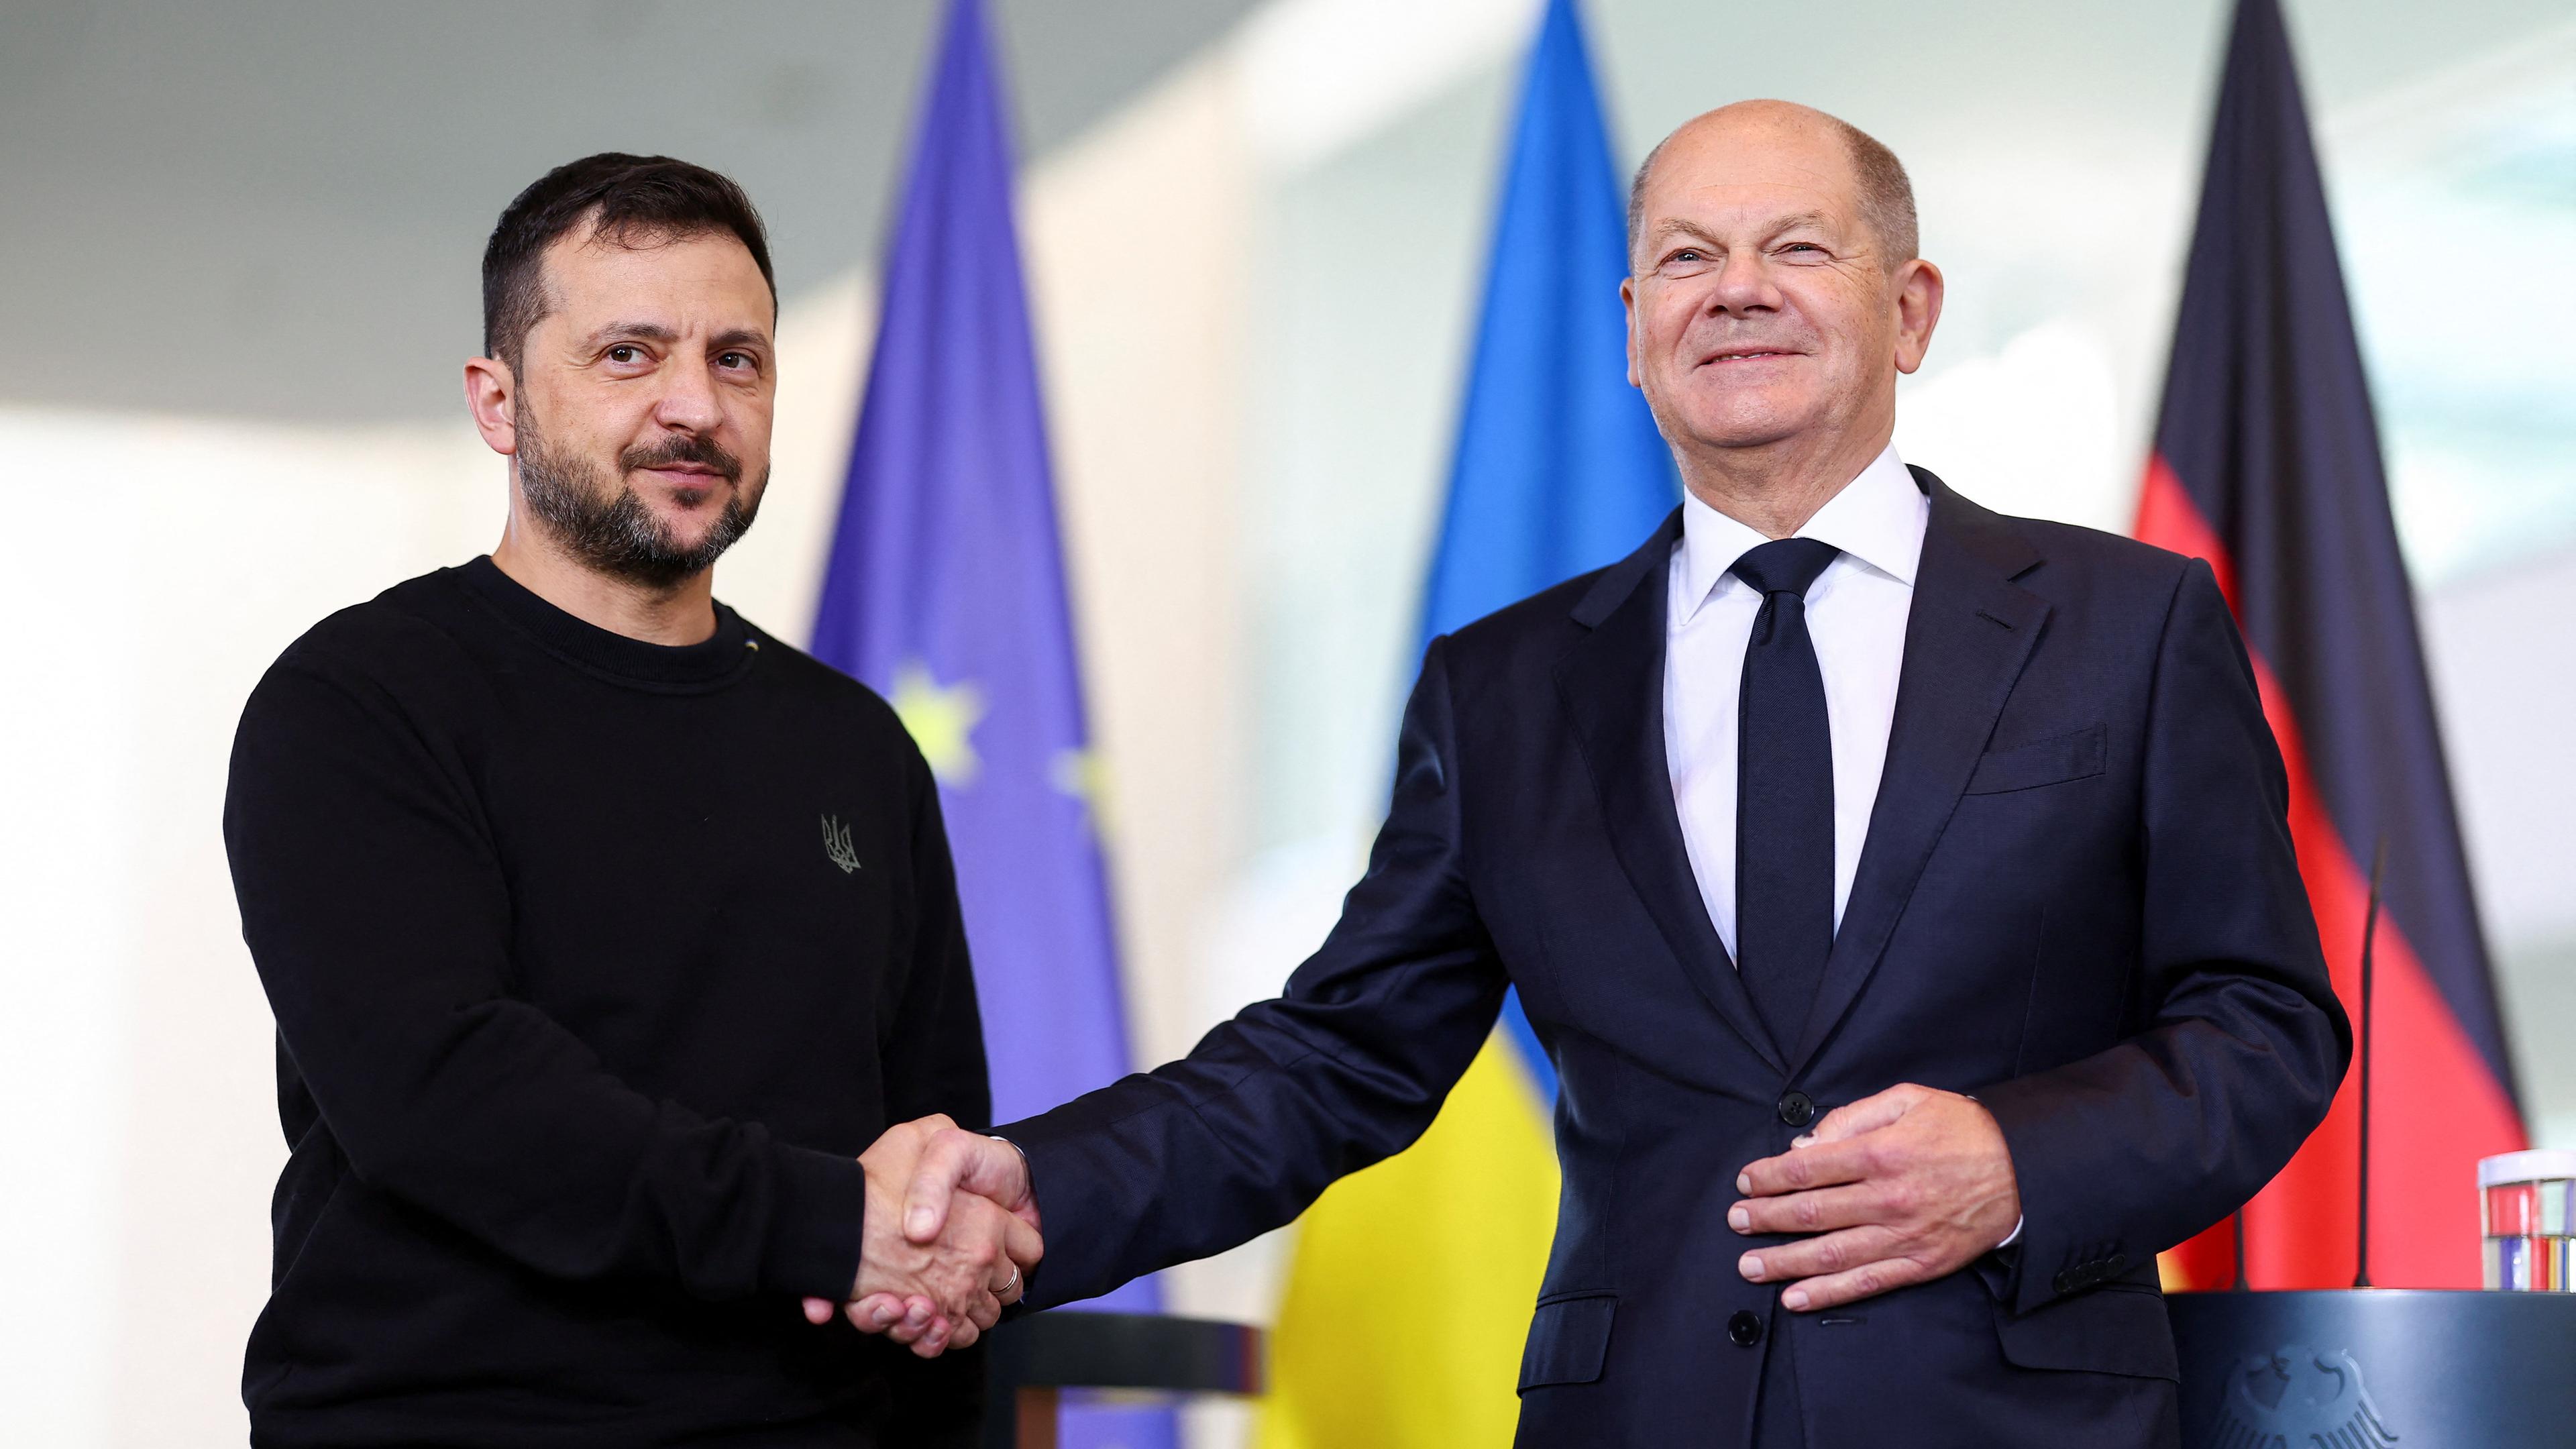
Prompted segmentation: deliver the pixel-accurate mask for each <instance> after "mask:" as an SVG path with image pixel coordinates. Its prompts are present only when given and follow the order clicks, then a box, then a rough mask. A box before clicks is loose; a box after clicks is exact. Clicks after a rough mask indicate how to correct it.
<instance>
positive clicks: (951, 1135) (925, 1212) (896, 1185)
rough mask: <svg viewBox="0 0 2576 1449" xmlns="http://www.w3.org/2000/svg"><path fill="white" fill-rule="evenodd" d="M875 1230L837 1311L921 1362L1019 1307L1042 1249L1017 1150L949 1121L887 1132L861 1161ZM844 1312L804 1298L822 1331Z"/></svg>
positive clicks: (869, 1230)
mask: <svg viewBox="0 0 2576 1449" xmlns="http://www.w3.org/2000/svg"><path fill="white" fill-rule="evenodd" d="M859 1165H860V1166H861V1167H862V1168H864V1169H865V1170H866V1172H867V1210H866V1211H867V1221H866V1223H865V1225H864V1227H863V1228H862V1231H861V1236H860V1246H859V1275H858V1279H857V1281H856V1282H855V1283H853V1284H852V1285H851V1288H850V1295H849V1301H848V1302H846V1303H844V1304H842V1305H839V1306H840V1311H841V1312H842V1314H843V1315H844V1316H845V1317H847V1318H848V1319H849V1321H850V1324H851V1326H852V1327H855V1328H857V1329H858V1330H859V1331H860V1332H862V1333H882V1334H884V1335H886V1336H887V1337H888V1338H891V1339H893V1340H894V1341H895V1342H897V1343H902V1344H907V1345H910V1347H911V1348H912V1351H913V1352H914V1353H916V1354H919V1355H920V1356H921V1357H923V1358H936V1357H937V1356H938V1355H940V1354H941V1353H943V1352H945V1351H947V1350H949V1349H952V1348H964V1347H966V1346H967V1345H969V1344H971V1343H973V1342H974V1341H975V1339H976V1337H977V1336H978V1335H980V1334H981V1333H982V1332H983V1331H984V1330H985V1329H988V1328H991V1327H992V1326H993V1324H994V1323H995V1322H996V1321H998V1320H999V1319H1000V1318H1001V1316H1002V1309H1003V1308H1004V1307H1005V1306H1006V1305H1009V1304H1012V1303H1016V1302H1018V1301H1019V1300H1020V1296H1021V1294H1022V1292H1023V1291H1024V1288H1025V1280H1026V1275H1027V1273H1028V1271H1029V1270H1030V1269H1032V1268H1034V1267H1036V1266H1037V1263H1038V1258H1039V1256H1040V1255H1041V1254H1042V1252H1043V1251H1044V1245H1043V1243H1042V1242H1041V1240H1040V1239H1039V1236H1038V1208H1037V1200H1036V1198H1035V1196H1034V1195H1033V1194H1032V1193H1031V1192H1030V1190H1029V1175H1028V1168H1027V1165H1026V1163H1025V1162H1023V1161H1022V1160H1021V1157H1020V1154H1019V1152H1018V1150H1017V1149H1016V1148H1013V1147H1011V1146H1010V1145H1009V1144H1008V1143H1004V1142H998V1141H995V1140H994V1139H992V1138H989V1137H979V1136H977V1135H975V1134H974V1133H971V1132H967V1131H963V1130H961V1129H960V1128H959V1127H958V1126H957V1124H956V1123H954V1122H952V1121H950V1120H949V1119H948V1118H946V1117H938V1116H932V1117H924V1118H922V1119H921V1120H920V1121H917V1122H906V1123H903V1124H901V1125H900V1126H896V1127H893V1128H889V1129H888V1130H887V1131H886V1134H885V1135H884V1136H882V1137H879V1138H878V1139H877V1140H876V1143H875V1145H873V1146H871V1147H870V1148H868V1150H867V1151H866V1152H863V1153H861V1154H860V1155H859ZM833 1309H834V1305H833V1304H832V1303H831V1302H829V1301H828V1300H825V1299H821V1298H808V1299H806V1300H805V1316H806V1318H807V1319H808V1320H809V1321H811V1322H813V1323H815V1324H818V1325H819V1324H824V1323H829V1322H831V1321H832V1313H833Z"/></svg>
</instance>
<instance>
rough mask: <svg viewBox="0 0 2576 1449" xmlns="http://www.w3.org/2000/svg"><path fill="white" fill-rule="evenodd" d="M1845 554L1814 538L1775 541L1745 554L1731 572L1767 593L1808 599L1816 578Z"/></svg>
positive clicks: (1748, 550) (1729, 571)
mask: <svg viewBox="0 0 2576 1449" xmlns="http://www.w3.org/2000/svg"><path fill="white" fill-rule="evenodd" d="M1840 552H1842V550H1841V549H1838V548H1836V547H1834V546H1833V545H1832V544H1830V543H1823V542H1819V541H1818V540H1816V539H1812V538H1775V539H1773V540H1771V541H1770V542H1769V543H1766V544H1760V545H1758V546H1756V547H1753V548H1748V549H1746V550H1745V551H1744V556H1743V557H1742V558H1739V559H1737V560H1736V561H1735V566H1734V567H1732V568H1730V569H1728V570H1727V572H1728V573H1731V574H1733V575H1735V576H1736V577H1737V578H1739V579H1742V580H1744V581H1745V582H1746V583H1748V584H1751V585H1752V586H1753V587H1754V589H1755V591H1756V592H1759V593H1763V594H1796V595H1797V596H1798V597H1800V598H1802V599H1803V598H1805V597H1806V596H1807V588H1808V586H1809V585H1811V584H1813V583H1815V581H1816V575H1818V574H1820V573H1823V572H1824V571H1825V565H1827V564H1829V563H1832V562H1833V561H1834V555H1835V554H1838V553H1840Z"/></svg>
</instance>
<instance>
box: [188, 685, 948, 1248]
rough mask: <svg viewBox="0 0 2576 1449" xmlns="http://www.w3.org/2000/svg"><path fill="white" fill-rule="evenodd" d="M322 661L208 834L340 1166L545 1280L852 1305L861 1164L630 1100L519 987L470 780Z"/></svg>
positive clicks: (240, 765) (637, 1095) (271, 702)
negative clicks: (220, 851)
mask: <svg viewBox="0 0 2576 1449" xmlns="http://www.w3.org/2000/svg"><path fill="white" fill-rule="evenodd" d="M326 662H327V661H322V660H318V659H317V658H315V657H314V656H313V655H311V654H310V653H307V652H290V653H289V655H288V656H287V658H286V659H284V660H282V661H281V662H280V663H279V665H278V666H277V667H276V668H274V669H273V670H271V671H270V673H269V675H268V677H267V678H266V679H264V680H263V681H262V682H261V684H260V686H259V688H258V689H257V691H256V692H255V693H254V694H253V695H252V697H251V700H250V703H249V705H248V707H247V709H246V710H245V712H244V715H243V719H242V725H241V730H240V733H239V736H238V737H237V739H236V742H235V745H234V753H233V761H232V778H231V787H230V791H229V793H228V796H227V799H226V802H225V817H224V835H225V843H226V846H227V848H228V850H229V852H230V855H231V859H232V866H233V876H234V882H235V888H236V891H237V893H238V895H239V899H240V905H241V914H242V928H243V934H244V936H245V938H246V939H247V940H248V942H249V945H250V949H251V955H252V958H253V960H254V961H255V962H256V964H257V966H258V969H259V974H260V979H261V982H262V984H263V986H264V987H265V988H266V990H267V993H268V999H269V1004H270V1006H271V1008H272V1009H273V1011H274V1012H275V1014H276V1018H277V1025H278V1032H279V1037H280V1040H281V1044H282V1047H283V1049H284V1051H285V1052H286V1054H287V1055H288V1056H289V1057H290V1058H291V1059H292V1063H293V1066H294V1069H295V1071H296V1073H297V1074H298V1076H299V1077H300V1079H301V1081H302V1083H303V1084H304V1086H305V1088H306V1089H307V1090H308V1091H309V1092H310V1094H311V1096H312V1099H313V1103H314V1105H315V1107H316V1108H318V1110H319V1113H320V1115H321V1118H322V1119H323V1121H324V1122H326V1123H327V1124H328V1126H329V1128H330V1131H331V1134H332V1136H333V1137H334V1138H335V1139H336V1140H337V1142H338V1144H339V1146H340V1150H341V1151H342V1152H344V1153H345V1154H346V1156H347V1160H348V1162H349V1166H350V1170H351V1171H352V1172H353V1173H354V1174H355V1175H356V1176H357V1178H358V1179H359V1180H360V1181H361V1182H363V1183H365V1184H367V1185H368V1186H370V1187H372V1188H375V1189H377V1190H379V1191H381V1192H383V1193H385V1194H387V1195H389V1196H391V1197H393V1198H396V1199H399V1200H400V1201H402V1202H404V1203H407V1204H409V1205H411V1206H413V1207H415V1208H418V1209H420V1210H422V1211H425V1212H427V1213H429V1214H431V1215H433V1216H434V1217H436V1218H437V1219H439V1220H441V1221H443V1222H445V1223H447V1224H450V1225H452V1226H453V1227H454V1228H456V1229H458V1230H459V1231H461V1232H463V1233H465V1234H467V1235H469V1236H470V1237H472V1238H473V1239H475V1240H478V1241H480V1242H482V1243H484V1244H487V1245H489V1246H490V1247H491V1248H493V1249H495V1250H497V1251H498V1252H500V1253H501V1254H502V1255H504V1256H506V1257H507V1258H509V1259H511V1260H513V1261H515V1262H517V1263H519V1264H522V1265H524V1266H525V1267H527V1268H529V1269H532V1270H534V1271H536V1272H538V1273H541V1274H546V1275H549V1276H553V1277H558V1278H567V1279H596V1278H603V1277H611V1276H629V1277H632V1276H641V1277H645V1278H653V1279H660V1280H664V1281H668V1282H673V1283H676V1284H677V1285H679V1286H680V1287H681V1288H682V1289H683V1290H685V1291H686V1292H688V1293H690V1294H693V1295H696V1296H699V1297H703V1298H708V1299H726V1298H739V1297H744V1296H748V1295H751V1294H754V1293H758V1292H770V1293H779V1294H799V1293H811V1294H825V1295H831V1296H835V1297H837V1296H839V1295H841V1294H843V1293H845V1292H846V1291H847V1290H848V1288H849V1286H850V1284H851V1282H852V1280H853V1277H854V1276H855V1272H856V1265H857V1262H858V1254H859V1228H860V1214H861V1212H862V1210H863V1203H864V1199H865V1186H864V1178H863V1175H862V1174H861V1172H860V1170H859V1167H858V1165H857V1163H856V1162H855V1161H853V1160H851V1159H850V1158H848V1157H845V1156H841V1155H837V1154H833V1153H826V1152H818V1151H810V1150H807V1149H804V1148H801V1147H797V1146H793V1145H790V1144H787V1143H784V1142H780V1141H777V1140H775V1139H773V1138H772V1136H771V1135H770V1133H769V1132H768V1131H767V1130H765V1129H764V1128H763V1127H762V1126H761V1125H759V1124H758V1123H754V1122H745V1121H728V1120H721V1119H714V1118H709V1117H705V1116H701V1115H699V1114H698V1113H696V1112H693V1111H691V1110H689V1109H688V1108H686V1107H684V1106H681V1105H679V1104H677V1103H674V1102H671V1101H666V1100H656V1099H655V1098H653V1097H651V1096H648V1095H646V1094H644V1093H642V1092H639V1091H637V1090H635V1089H633V1088H632V1087H630V1086H629V1085H627V1084H626V1083H625V1082H623V1081H621V1080H619V1079H618V1078H617V1077H616V1076H614V1075H612V1074H611V1073H610V1072H609V1071H608V1070H606V1069H605V1068H604V1067H603V1065H602V1063H601V1062H600V1060H599V1059H598V1057H597V1055H596V1054H595V1053H594V1052H592V1051H591V1050H590V1048H588V1047H587V1046H585V1045H584V1044H583V1042H582V1041H580V1040H579V1039H577V1038H576V1037H575V1036H573V1035H572V1034H571V1033H570V1032H568V1031H567V1030H565V1029H564V1028H563V1027H562V1026H561V1025H560V1024H559V1023H558V1022H557V1021H555V1020H554V1019H552V1018H550V1017H549V1016H547V1015H546V1014H545V1013H543V1012H541V1011H539V1010H538V1009H536V1008H535V1007H533V1006H531V1005H529V1004H528V1003H527V1002H526V1001H524V1000H522V999H519V998H517V997H515V996H514V995H513V993H512V990H511V977H512V965H511V960H510V955H509V943H510V940H511V929H512V902H511V898H510V893H509V890H508V886H507V882H506V880H505V877H504V873H503V870H502V866H501V863H500V860H499V858H498V856H497V854H496V850H495V846H494V842H493V840H492V838H491V835H490V829H489V824H488V822H487V820H486V819H485V817H484V815H483V812H482V808H481V806H480V804H479V803H478V801H477V800H476V799H475V797H474V796H473V794H472V793H471V791H470V790H469V789H468V788H467V786H466V783H465V773H464V770H463V768H462V766H461V765H460V764H459V762H458V761H457V760H456V758H455V757H454V755H453V753H452V751H449V750H447V749H445V748H444V747H443V746H442V745H440V744H439V743H437V742H435V741H433V740H432V739H430V738H427V737H425V736H424V735H423V733H422V732H421V731H419V730H418V729H416V728H415V727H414V724H413V722H412V721H411V719H410V718H409V717H408V716H407V715H406V713H405V711H404V709H403V708H402V707H401V706H400V705H399V704H398V703H397V702H396V701H395V700H394V699H393V698H392V697H390V696H389V695H387V694H386V693H384V692H383V691H382V690H381V689H378V688H376V687H374V686H373V685H372V684H371V683H370V682H369V681H368V680H367V679H366V678H365V677H364V676H363V675H360V674H359V673H357V672H356V671H353V670H343V669H339V668H336V667H331V668H325V667H323V665H324V664H325V663H326ZM957 969H958V971H959V972H960V973H961V974H962V971H963V959H962V952H961V953H960V955H959V960H958V967H957ZM972 1009H973V1008H972V997H971V990H970V991H969V992H968V994H967V998H966V1004H965V1013H966V1016H967V1018H968V1020H969V1021H970V1022H971V1018H972ZM938 1010H940V1011H941V1012H942V1013H943V1014H944V1015H947V1016H954V1014H955V1013H956V1010H957V1008H956V1007H955V1006H954V1005H953V1004H943V1005H941V1006H940V1007H939V1008H938ZM979 1062H980V1059H979Z"/></svg>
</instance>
